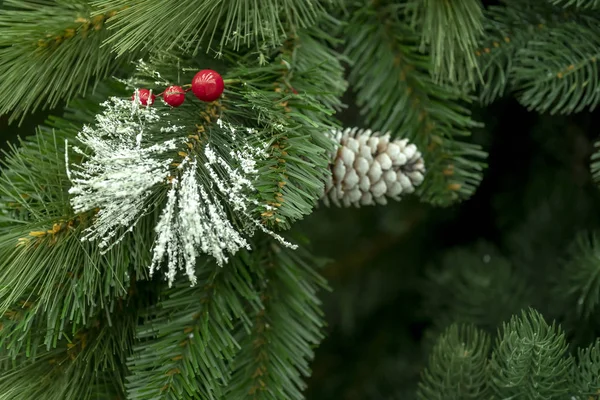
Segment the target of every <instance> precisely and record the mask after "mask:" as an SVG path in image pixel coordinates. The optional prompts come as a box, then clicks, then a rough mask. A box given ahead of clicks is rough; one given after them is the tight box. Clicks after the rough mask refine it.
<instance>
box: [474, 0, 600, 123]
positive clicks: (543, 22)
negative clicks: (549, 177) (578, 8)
mask: <svg viewBox="0 0 600 400" xmlns="http://www.w3.org/2000/svg"><path fill="white" fill-rule="evenodd" d="M505 3H506V5H505V6H492V7H490V8H489V9H488V10H486V20H485V29H486V34H485V38H484V39H483V40H482V41H481V45H480V47H479V48H478V49H477V51H476V52H475V54H476V56H477V57H478V59H479V63H480V69H481V71H482V74H483V78H484V79H483V81H484V82H483V84H481V85H479V88H478V96H479V99H480V101H481V102H482V103H483V104H485V105H487V104H490V103H491V102H493V101H494V100H495V99H497V98H499V97H501V96H503V95H504V94H506V93H507V92H509V91H511V92H517V94H518V95H519V96H520V100H521V101H522V102H523V104H524V105H525V106H527V107H530V108H531V109H535V110H537V111H547V110H548V111H552V112H561V113H564V112H573V111H574V110H580V109H582V108H583V107H586V106H589V105H591V104H592V103H594V102H595V100H594V94H593V92H592V91H593V89H589V90H588V86H591V87H594V85H593V83H592V82H587V79H588V78H586V76H587V72H586V71H585V68H586V65H587V64H589V62H588V63H587V64H586V63H581V64H580V65H579V67H581V68H579V69H577V68H575V65H573V66H572V67H571V66H570V65H571V64H572V62H574V61H573V60H575V59H579V58H581V57H585V54H586V53H587V54H588V55H589V52H590V51H592V47H590V45H589V39H586V41H587V42H588V44H587V45H586V44H585V43H586V42H585V41H584V42H583V43H579V39H578V40H575V41H574V42H569V43H567V42H565V41H564V40H563V38H561V37H562V36H561V35H562V32H563V30H565V29H566V30H567V32H568V31H572V30H573V29H575V30H582V32H581V34H583V35H584V37H586V36H588V37H589V35H590V34H591V35H593V32H594V29H595V28H592V29H591V30H590V29H587V28H585V26H588V25H590V23H589V22H587V23H584V25H583V26H582V25H580V24H581V23H582V22H584V21H583V20H582V18H581V17H580V16H578V15H577V14H575V13H573V12H570V11H569V10H562V9H560V8H557V7H553V6H552V5H551V4H549V3H543V2H539V1H535V0H526V1H514V0H506V1H505ZM592 26H593V24H592ZM586 32H587V33H586ZM571 35H572V33H571ZM549 38H554V39H550V40H549ZM594 40H595V39H594ZM565 46H566V47H565ZM581 51H583V53H581ZM542 52H543V53H542ZM578 52H579V53H578ZM546 53H547V54H546ZM536 57H537V58H536ZM539 57H541V58H543V59H544V60H546V59H549V60H550V63H542V64H543V65H540V64H536V61H535V60H537V59H538V58H539ZM590 57H593V56H592V55H590ZM552 60H555V61H552ZM561 60H562V61H561ZM588 61H589V60H588ZM587 67H591V65H588V66H587ZM540 68H543V69H544V71H540ZM549 70H550V71H549ZM553 77H554V78H553ZM577 81H582V82H586V83H585V84H583V85H580V86H579V87H577V85H578V83H577ZM573 83H575V86H572V87H571V86H569V85H572V84H573ZM573 88H575V89H573ZM538 89H539V90H538ZM540 93H541V94H540Z"/></svg>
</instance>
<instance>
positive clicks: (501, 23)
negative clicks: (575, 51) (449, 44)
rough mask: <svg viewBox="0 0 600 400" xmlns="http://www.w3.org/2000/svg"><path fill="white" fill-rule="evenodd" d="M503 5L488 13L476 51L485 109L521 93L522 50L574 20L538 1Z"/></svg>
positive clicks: (488, 10) (482, 100)
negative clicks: (518, 74) (516, 75)
mask: <svg viewBox="0 0 600 400" xmlns="http://www.w3.org/2000/svg"><path fill="white" fill-rule="evenodd" d="M504 3H506V4H505V5H504V6H491V7H489V8H488V9H486V11H485V16H486V18H485V21H484V27H485V35H484V38H483V39H482V40H481V42H480V47H479V48H478V49H477V50H476V51H475V55H476V56H477V58H478V60H479V66H480V70H481V73H482V76H483V82H482V84H480V85H479V87H478V90H477V94H478V96H479V100H480V101H481V102H482V103H483V104H484V105H488V104H490V103H492V102H493V101H494V100H496V99H498V98H499V97H502V96H504V95H505V94H506V93H507V92H508V91H513V90H515V89H518V88H516V87H515V86H514V82H513V76H514V73H515V71H514V69H515V63H516V62H517V58H518V57H519V53H518V52H519V51H521V49H524V48H527V47H528V46H529V44H530V43H536V41H538V40H543V38H544V37H545V36H546V35H547V33H548V32H549V31H550V30H552V29H554V28H556V27H558V26H560V25H561V24H562V23H564V22H565V21H569V20H572V19H573V15H571V14H569V13H565V12H563V11H562V10H559V9H557V8H555V7H552V6H551V5H549V4H547V3H543V2H540V1H536V0H518V1H515V0H505V1H504Z"/></svg>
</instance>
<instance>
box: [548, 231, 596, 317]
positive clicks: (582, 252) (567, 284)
mask: <svg viewBox="0 0 600 400" xmlns="http://www.w3.org/2000/svg"><path fill="white" fill-rule="evenodd" d="M554 289H555V293H556V295H557V296H560V297H561V298H563V299H564V301H565V302H566V303H568V304H569V305H570V307H569V309H570V310H574V311H575V312H576V314H577V317H579V318H581V319H587V318H589V317H590V316H592V315H594V314H595V312H596V311H597V307H598V304H599V303H600V237H599V236H598V232H581V233H579V234H578V235H577V237H576V238H575V240H574V241H573V243H572V244H571V246H570V248H569V254H568V259H567V262H566V263H565V264H564V265H563V268H562V270H561V276H560V278H559V279H557V285H556V287H555V288H554Z"/></svg>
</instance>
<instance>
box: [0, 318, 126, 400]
mask: <svg viewBox="0 0 600 400" xmlns="http://www.w3.org/2000/svg"><path fill="white" fill-rule="evenodd" d="M136 313H137V310H136V309H135V307H131V308H123V309H121V310H119V312H118V313H115V315H114V316H113V317H112V318H110V319H107V318H99V319H96V320H95V321H94V322H93V323H91V324H90V326H89V327H86V328H82V329H79V330H77V331H76V332H75V333H74V334H73V335H65V336H64V337H63V339H61V340H60V341H59V343H58V344H57V346H56V347H55V348H53V349H43V348H42V346H38V348H36V349H34V351H33V352H32V353H26V352H22V353H20V354H19V356H18V357H17V358H16V360H15V359H14V358H13V357H12V356H9V355H5V354H2V355H0V399H3V400H4V399H6V400H12V399H16V398H19V399H21V398H22V399H40V400H64V399H81V400H88V399H89V400H92V399H105V400H114V399H115V398H123V396H124V386H123V383H124V382H123V375H124V373H125V369H124V362H123V361H124V358H125V357H126V356H127V354H129V353H130V351H131V345H132V339H133V332H134V328H135V324H136V322H137V321H136Z"/></svg>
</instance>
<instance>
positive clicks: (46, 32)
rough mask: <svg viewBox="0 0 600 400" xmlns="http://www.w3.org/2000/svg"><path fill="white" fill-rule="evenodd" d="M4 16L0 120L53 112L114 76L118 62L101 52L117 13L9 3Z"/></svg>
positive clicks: (73, 4) (78, 5) (41, 1)
mask: <svg viewBox="0 0 600 400" xmlns="http://www.w3.org/2000/svg"><path fill="white" fill-rule="evenodd" d="M5 4H6V6H7V8H5V9H1V10H0V30H2V35H1V36H0V76H2V80H0V91H1V93H5V94H7V95H4V96H2V97H1V98H0V115H1V114H7V113H11V119H13V120H14V119H15V118H17V117H24V114H26V113H27V112H29V111H34V110H36V109H37V108H38V107H40V106H43V107H50V108H53V107H55V106H56V105H57V104H59V102H61V101H69V100H70V99H72V98H73V97H75V95H77V94H85V92H86V91H87V90H88V86H89V85H90V84H91V83H93V84H96V83H97V82H98V81H99V80H101V79H103V78H105V77H107V76H109V75H111V74H112V73H114V72H115V71H116V70H117V69H118V68H119V67H120V66H121V65H123V64H124V63H125V62H126V61H127V60H128V59H129V58H130V57H131V56H132V55H131V54H129V55H128V56H126V57H123V58H121V59H119V60H116V59H115V58H114V55H113V54H111V49H110V48H109V47H107V46H105V47H102V46H101V45H102V43H103V42H104V40H105V39H106V38H107V37H108V33H107V30H106V25H107V24H108V23H109V22H110V20H111V19H112V17H113V16H114V15H115V13H116V11H115V10H107V12H106V13H104V14H97V15H95V16H94V17H92V16H91V14H92V9H91V8H90V7H89V6H88V5H87V2H85V1H83V0H77V1H58V2H56V1H48V0H27V1H21V0H7V1H6V2H5Z"/></svg>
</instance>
